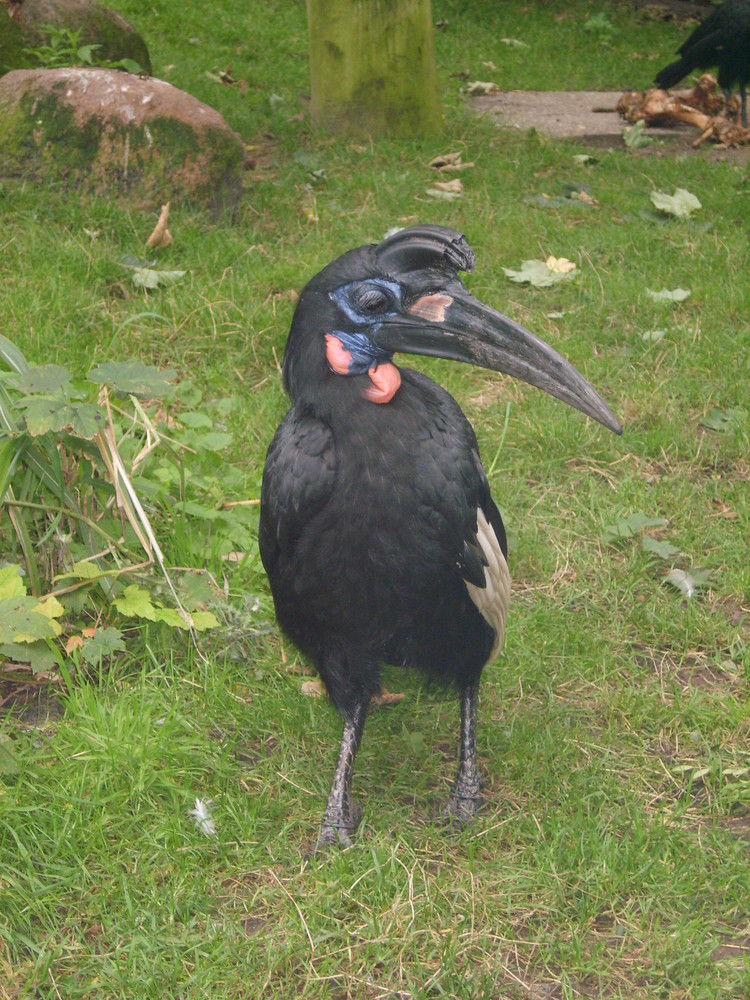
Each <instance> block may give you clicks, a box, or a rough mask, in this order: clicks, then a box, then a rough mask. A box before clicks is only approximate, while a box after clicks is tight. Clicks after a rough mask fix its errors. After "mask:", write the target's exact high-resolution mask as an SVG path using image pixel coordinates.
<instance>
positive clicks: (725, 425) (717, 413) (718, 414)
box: [700, 406, 747, 432]
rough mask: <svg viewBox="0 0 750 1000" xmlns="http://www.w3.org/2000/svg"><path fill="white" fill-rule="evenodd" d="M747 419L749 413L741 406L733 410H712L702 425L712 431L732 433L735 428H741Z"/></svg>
mask: <svg viewBox="0 0 750 1000" xmlns="http://www.w3.org/2000/svg"><path fill="white" fill-rule="evenodd" d="M746 417H747V412H746V411H745V410H743V409H742V407H741V406H734V407H732V409H731V410H711V412H710V413H709V414H707V415H706V416H705V417H703V419H702V420H701V421H700V424H701V426H702V427H708V428H709V430H712V431H720V432H724V431H732V430H734V429H735V427H740V425H741V424H742V422H743V421H744V420H745V419H746Z"/></svg>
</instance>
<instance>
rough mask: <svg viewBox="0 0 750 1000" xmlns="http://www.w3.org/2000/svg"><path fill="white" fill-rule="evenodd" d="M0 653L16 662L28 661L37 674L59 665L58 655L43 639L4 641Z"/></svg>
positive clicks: (0, 646)
mask: <svg viewBox="0 0 750 1000" xmlns="http://www.w3.org/2000/svg"><path fill="white" fill-rule="evenodd" d="M0 655H2V656H7V658H8V659H9V660H15V661H16V663H28V665H29V666H30V667H31V669H32V671H33V672H34V673H35V674H39V673H41V672H42V671H44V670H54V669H55V667H56V666H57V657H56V656H55V654H54V653H53V652H52V650H51V649H50V648H49V646H48V645H47V643H46V642H45V641H44V640H43V639H39V640H37V641H36V642H31V643H20V642H6V643H3V644H2V645H0Z"/></svg>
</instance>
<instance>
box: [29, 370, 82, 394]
mask: <svg viewBox="0 0 750 1000" xmlns="http://www.w3.org/2000/svg"><path fill="white" fill-rule="evenodd" d="M71 378H72V376H71V374H70V372H69V371H68V369H67V368H65V367H64V366H63V365H37V366H36V367H34V368H29V370H28V371H26V372H23V373H22V374H21V375H20V376H19V378H18V388H19V389H20V390H21V392H41V393H45V394H46V395H54V394H55V393H57V392H58V390H60V389H62V388H63V387H64V386H66V385H67V384H68V382H70V380H71Z"/></svg>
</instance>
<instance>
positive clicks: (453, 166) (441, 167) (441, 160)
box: [429, 153, 474, 173]
mask: <svg viewBox="0 0 750 1000" xmlns="http://www.w3.org/2000/svg"><path fill="white" fill-rule="evenodd" d="M429 166H431V167H432V168H433V170H438V171H440V173H449V172H451V171H458V170H468V169H469V168H470V167H473V166H474V164H473V163H462V162H461V154H460V153H444V154H443V155H442V156H436V157H435V158H434V159H433V160H430V163H429Z"/></svg>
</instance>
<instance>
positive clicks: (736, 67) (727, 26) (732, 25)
mask: <svg viewBox="0 0 750 1000" xmlns="http://www.w3.org/2000/svg"><path fill="white" fill-rule="evenodd" d="M677 51H678V52H679V54H680V58H679V59H678V60H677V61H676V62H673V63H670V64H669V66H665V67H664V69H663V70H661V71H660V72H659V73H657V75H656V85H657V87H661V88H662V89H663V90H666V89H667V88H668V87H674V85H675V84H676V83H679V82H680V80H682V78H683V77H685V76H687V75H688V73H691V72H692V71H693V70H694V69H710V68H711V67H712V66H716V67H718V70H719V86H720V87H721V89H722V90H723V91H724V96H725V97H726V99H727V100H729V97H730V93H731V90H732V87H733V86H734V84H735V83H737V84H739V91H740V101H741V103H742V112H741V117H742V124H743V126H744V127H745V128H747V94H746V92H745V85H746V84H747V81H748V80H750V0H726V3H723V4H722V5H721V6H720V7H716V8H715V9H714V10H712V11H711V13H710V14H709V15H708V17H707V18H706V19H705V21H702V22H701V23H700V24H699V25H698V27H697V28H696V29H695V31H694V32H693V33H692V35H691V36H690V37H689V38H688V39H687V41H686V42H683V44H682V45H681V46H680V47H679V49H678V50H677Z"/></svg>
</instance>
